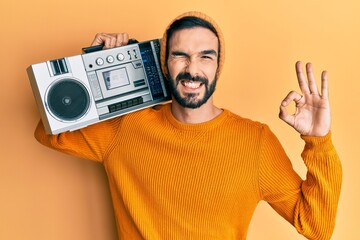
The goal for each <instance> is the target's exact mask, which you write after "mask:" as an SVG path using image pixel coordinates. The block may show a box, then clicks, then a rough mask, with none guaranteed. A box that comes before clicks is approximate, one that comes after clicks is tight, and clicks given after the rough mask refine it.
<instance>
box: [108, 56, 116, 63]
mask: <svg viewBox="0 0 360 240" xmlns="http://www.w3.org/2000/svg"><path fill="white" fill-rule="evenodd" d="M106 61H107V62H108V63H113V62H114V57H113V56H107V57H106Z"/></svg>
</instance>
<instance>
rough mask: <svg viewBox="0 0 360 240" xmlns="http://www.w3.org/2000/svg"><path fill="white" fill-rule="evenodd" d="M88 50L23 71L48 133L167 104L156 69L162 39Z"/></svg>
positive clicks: (157, 69) (166, 95)
mask: <svg viewBox="0 0 360 240" xmlns="http://www.w3.org/2000/svg"><path fill="white" fill-rule="evenodd" d="M90 49H91V47H90V48H84V49H83V50H84V52H85V53H83V54H81V55H77V56H72V57H65V58H61V59H55V60H49V61H46V62H43V63H38V64H33V65H31V66H29V67H28V68H27V73H28V76H29V79H30V83H31V87H32V90H33V93H34V96H35V99H36V102H37V105H38V108H39V110H40V114H41V117H42V120H43V123H44V126H45V129H46V132H47V133H48V134H58V133H61V132H65V131H73V130H76V129H79V128H83V127H85V126H88V125H90V124H94V123H97V122H99V121H103V120H106V119H110V118H113V117H116V116H120V115H123V114H126V113H129V112H134V111H137V110H140V109H144V108H147V107H150V106H153V105H156V104H160V103H165V102H168V101H169V100H170V99H171V97H170V94H169V92H168V88H167V82H166V81H165V80H164V77H163V75H162V72H161V67H160V60H159V59H160V58H159V53H160V39H155V40H151V41H145V42H140V43H138V42H133V43H132V44H129V45H126V46H121V47H117V48H112V49H106V50H100V51H91V50H90ZM99 49H100V48H99Z"/></svg>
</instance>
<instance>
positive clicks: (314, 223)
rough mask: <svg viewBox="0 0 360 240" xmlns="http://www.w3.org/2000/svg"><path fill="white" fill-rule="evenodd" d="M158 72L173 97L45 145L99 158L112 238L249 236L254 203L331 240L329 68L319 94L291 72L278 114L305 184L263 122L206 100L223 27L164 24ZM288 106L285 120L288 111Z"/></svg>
mask: <svg viewBox="0 0 360 240" xmlns="http://www.w3.org/2000/svg"><path fill="white" fill-rule="evenodd" d="M127 41H128V35H127V34H126V33H123V34H98V35H97V36H96V38H95V40H94V41H93V45H98V44H104V46H105V48H111V47H115V46H120V45H124V44H127ZM161 44H162V45H161V63H162V70H163V72H164V74H165V76H166V77H167V79H168V81H169V82H170V85H171V91H172V98H173V101H172V103H170V104H167V105H162V106H157V107H154V108H148V109H145V110H141V111H138V112H135V113H131V114H128V115H125V116H122V117H118V118H115V119H111V120H108V121H104V122H101V123H98V124H95V125H92V126H89V127H86V128H83V129H81V130H78V131H74V132H66V133H61V134H59V135H56V136H49V135H46V134H45V131H44V128H43V125H42V123H40V124H39V125H38V127H37V129H36V132H35V135H36V138H37V139H38V140H39V141H40V142H41V143H42V144H44V145H46V146H49V147H52V148H54V149H57V150H59V151H62V152H65V153H68V154H72V155H75V156H78V157H81V158H85V159H91V160H95V161H98V162H100V163H102V164H103V165H104V167H105V169H106V172H107V174H108V178H109V184H110V189H111V194H112V200H113V204H114V209H115V215H116V219H117V227H118V233H119V238H120V239H246V234H247V230H248V226H249V223H250V220H251V217H252V215H253V212H254V210H255V208H256V205H257V204H258V202H259V201H261V200H264V201H267V202H268V203H269V204H270V205H271V207H273V208H274V209H275V210H276V211H277V212H278V213H279V214H280V215H281V216H282V217H284V218H285V219H286V220H287V221H289V222H290V223H291V224H293V225H294V226H295V228H296V229H297V230H298V231H299V233H301V234H303V235H304V236H306V237H308V238H310V239H329V238H330V236H331V234H332V231H333V228H334V224H335V218H336V210H337V204H338V199H339V194H340V187H341V178H342V171H341V164H340V161H339V158H338V155H337V153H336V151H335V148H334V146H333V144H332V141H331V133H330V108H329V102H328V92H327V74H326V72H323V74H322V88H321V93H319V91H318V89H317V86H316V84H315V80H314V76H313V72H312V67H311V65H310V64H307V65H306V73H307V79H306V77H305V76H304V73H303V72H302V66H301V63H300V62H298V63H297V64H296V71H297V76H298V81H299V85H300V89H301V91H302V95H300V94H298V93H296V92H294V91H292V92H290V93H289V95H288V96H287V97H286V98H285V99H284V100H283V102H282V103H281V106H280V118H281V119H283V120H284V121H285V122H286V123H288V124H290V125H291V126H292V127H293V128H295V130H297V131H298V132H299V133H300V134H301V138H302V139H303V140H304V141H305V148H304V151H303V153H302V157H303V159H304V161H305V164H306V165H307V167H308V173H307V179H306V180H305V181H303V180H302V179H301V178H300V177H299V176H298V175H297V174H296V172H295V171H294V170H293V168H292V165H291V162H290V160H289V159H288V157H287V156H286V154H285V152H284V150H283V148H282V147H281V145H280V143H279V141H278V140H277V138H276V137H275V136H274V134H273V133H272V132H271V131H270V129H269V128H268V127H267V126H266V125H264V124H261V123H258V122H254V121H251V120H249V119H245V118H242V117H240V116H237V115H235V114H233V113H231V112H230V111H228V110H226V109H221V108H218V107H216V106H215V105H214V103H213V95H212V93H213V92H214V90H215V86H216V82H217V79H218V77H219V75H220V72H221V69H222V66H223V63H224V56H225V55H224V54H225V52H224V50H225V49H224V39H223V36H222V34H221V31H220V28H219V27H218V26H217V25H216V23H215V22H214V21H213V20H212V19H211V18H209V17H208V16H206V15H204V14H202V13H199V12H189V13H185V14H183V15H181V16H179V17H178V18H176V19H175V20H174V21H173V22H172V23H171V24H170V25H169V27H168V28H167V29H166V31H165V34H164V36H163V39H162V42H161ZM292 101H295V102H296V105H297V109H296V113H295V114H294V115H289V114H288V113H287V112H286V106H287V105H288V104H290V103H291V102H292Z"/></svg>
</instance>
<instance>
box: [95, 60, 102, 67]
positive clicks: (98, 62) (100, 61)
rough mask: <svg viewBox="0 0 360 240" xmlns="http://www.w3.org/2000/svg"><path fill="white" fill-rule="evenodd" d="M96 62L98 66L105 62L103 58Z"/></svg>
mask: <svg viewBox="0 0 360 240" xmlns="http://www.w3.org/2000/svg"><path fill="white" fill-rule="evenodd" d="M95 62H96V64H97V65H98V66H101V65H103V64H104V60H103V59H102V58H97V59H96V61H95Z"/></svg>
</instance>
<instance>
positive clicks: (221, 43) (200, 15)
mask: <svg viewBox="0 0 360 240" xmlns="http://www.w3.org/2000/svg"><path fill="white" fill-rule="evenodd" d="M184 17H196V18H200V19H202V20H205V21H207V22H209V23H210V24H211V25H213V27H214V28H215V30H216V32H217V34H218V39H219V49H220V54H219V65H218V69H217V76H219V75H220V72H221V70H222V68H223V65H224V61H225V43H224V36H223V34H222V32H221V29H220V27H219V26H218V25H217V24H216V22H215V21H214V20H213V19H212V18H210V17H209V16H207V15H206V14H204V13H201V12H195V11H191V12H186V13H183V14H181V15H180V16H178V17H177V18H175V19H174V20H173V21H172V22H171V23H170V24H169V25H168V26H167V28H166V30H165V32H164V35H163V37H162V39H161V46H160V61H161V70H162V72H163V74H164V75H165V76H167V68H166V45H167V42H166V41H167V31H168V29H169V28H170V26H171V24H173V23H174V22H175V21H177V20H179V19H181V18H184Z"/></svg>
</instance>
